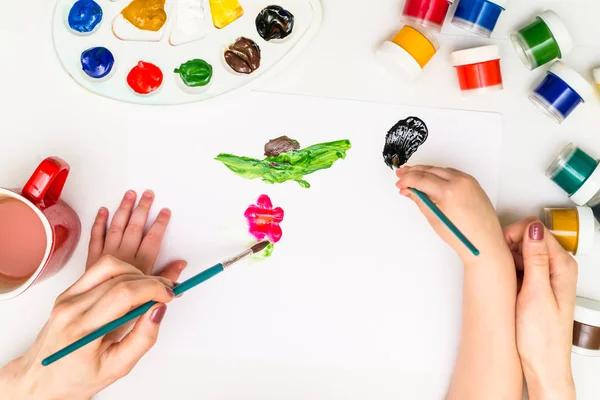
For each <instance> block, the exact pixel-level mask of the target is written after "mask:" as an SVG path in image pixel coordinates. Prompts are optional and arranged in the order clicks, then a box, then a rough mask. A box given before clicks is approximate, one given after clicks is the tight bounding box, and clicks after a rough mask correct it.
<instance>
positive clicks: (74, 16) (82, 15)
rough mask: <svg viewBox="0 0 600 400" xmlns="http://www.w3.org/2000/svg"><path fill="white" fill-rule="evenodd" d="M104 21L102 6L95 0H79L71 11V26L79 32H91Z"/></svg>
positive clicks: (69, 20)
mask: <svg viewBox="0 0 600 400" xmlns="http://www.w3.org/2000/svg"><path fill="white" fill-rule="evenodd" d="M101 21H102V7H100V5H99V4H98V3H96V2H95V1H94V0H79V1H77V2H76V3H75V4H73V7H71V10H70V11H69V19H68V22H69V27H70V28H71V29H73V30H74V31H76V32H79V33H90V32H92V31H93V30H94V29H95V28H96V26H98V24H99V23H100V22H101Z"/></svg>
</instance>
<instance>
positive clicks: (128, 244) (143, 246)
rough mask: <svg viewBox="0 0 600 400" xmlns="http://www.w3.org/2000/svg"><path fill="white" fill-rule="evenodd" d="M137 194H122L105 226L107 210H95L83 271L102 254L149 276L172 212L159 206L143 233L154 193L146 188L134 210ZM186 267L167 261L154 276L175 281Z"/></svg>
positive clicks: (180, 262)
mask: <svg viewBox="0 0 600 400" xmlns="http://www.w3.org/2000/svg"><path fill="white" fill-rule="evenodd" d="M136 197H137V196H136V193H135V192H134V191H133V190H129V191H127V192H126V193H125V196H123V200H121V205H120V206H119V209H118V210H117V211H116V212H115V215H114V216H113V219H112V221H111V224H110V226H109V227H108V229H107V222H108V210H107V209H106V208H101V209H100V210H99V211H98V214H97V216H96V220H95V221H94V225H93V226H92V233H91V237H90V246H89V251H88V259H87V262H86V270H87V269H89V268H90V266H92V265H94V264H95V263H96V262H97V261H98V260H99V259H100V258H101V257H102V256H104V255H109V256H113V257H115V258H117V259H119V260H121V261H124V262H126V263H128V264H131V265H133V266H134V267H136V268H137V269H139V270H140V271H141V272H142V273H143V274H144V275H152V272H153V270H154V264H155V263H156V259H157V258H158V253H159V252H160V247H161V245H162V240H163V238H164V236H165V232H166V230H167V226H168V225H169V220H170V219H171V211H170V210H169V209H166V208H164V209H162V210H161V211H160V213H159V214H158V216H157V217H156V220H155V221H154V222H153V223H152V226H151V227H150V229H149V230H148V232H144V229H145V227H146V222H147V221H148V214H149V213H150V208H151V207H152V203H153V201H154V193H152V191H150V190H147V191H145V192H144V194H143V195H142V197H141V199H140V202H139V204H138V205H137V207H135V209H134V206H135V201H136ZM186 266H187V262H186V261H183V260H176V261H173V262H171V263H169V264H168V265H167V266H166V267H165V268H163V269H162V271H161V272H160V273H158V274H156V276H159V277H162V278H166V279H168V280H170V281H172V282H177V280H178V279H179V276H180V275H181V273H182V272H183V270H184V269H185V267H186ZM131 326H132V324H127V325H124V326H123V327H121V328H119V329H117V330H115V331H113V332H111V333H110V334H109V335H108V336H109V338H110V339H112V340H115V341H117V340H120V339H121V338H122V337H123V335H124V334H125V333H126V332H127V331H128V330H129V328H130V327H131Z"/></svg>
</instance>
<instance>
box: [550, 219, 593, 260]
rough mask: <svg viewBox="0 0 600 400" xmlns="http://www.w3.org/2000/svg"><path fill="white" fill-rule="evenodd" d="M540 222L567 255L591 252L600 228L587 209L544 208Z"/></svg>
mask: <svg viewBox="0 0 600 400" xmlns="http://www.w3.org/2000/svg"><path fill="white" fill-rule="evenodd" d="M541 219H542V222H543V223H544V225H546V227H547V228H548V230H549V231H550V232H551V233H552V234H553V235H554V237H555V238H556V240H557V241H558V243H560V245H561V246H562V247H563V248H564V249H565V250H566V251H568V252H569V253H572V254H575V255H586V254H589V253H591V252H592V250H593V249H594V244H595V242H596V237H597V236H598V233H599V232H600V226H599V224H598V222H597V221H596V219H595V218H594V212H593V211H592V209H591V208H589V207H576V208H544V211H543V212H542V215H541Z"/></svg>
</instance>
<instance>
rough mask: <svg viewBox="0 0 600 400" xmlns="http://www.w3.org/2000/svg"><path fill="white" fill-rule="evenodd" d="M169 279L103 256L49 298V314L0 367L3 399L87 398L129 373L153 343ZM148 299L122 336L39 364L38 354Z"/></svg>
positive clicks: (51, 350) (45, 354) (40, 356)
mask: <svg viewBox="0 0 600 400" xmlns="http://www.w3.org/2000/svg"><path fill="white" fill-rule="evenodd" d="M171 287H173V282H171V281H169V280H167V279H164V278H159V277H151V276H144V275H143V274H142V272H140V270H138V269H137V268H135V267H133V266H131V265H129V264H127V263H124V262H122V261H119V260H117V259H116V258H114V257H111V256H104V257H102V258H101V259H100V260H99V261H98V262H96V263H95V264H94V265H91V266H90V268H88V270H87V271H86V273H85V274H84V275H83V276H82V277H81V278H80V279H79V280H78V281H77V282H75V284H73V286H71V287H70V288H69V289H67V290H66V291H65V292H64V293H63V294H61V295H60V296H59V297H58V298H57V299H56V302H55V303H54V308H53V310H52V314H51V315H50V319H49V320H48V322H47V323H46V325H45V326H44V328H43V329H42V331H41V332H40V334H39V335H38V337H37V338H36V340H35V342H34V343H33V345H32V346H31V348H30V349H29V350H28V351H27V352H26V353H25V355H24V356H23V357H20V358H18V359H17V360H15V361H13V362H11V363H10V364H8V365H7V366H5V367H4V368H2V369H0V398H2V399H4V400H24V399H36V400H46V399H47V400H52V399H73V400H79V399H89V398H90V397H92V396H93V395H95V394H96V393H98V392H99V391H101V390H102V389H104V388H105V387H107V386H109V385H111V384H112V383H113V382H115V381H117V380H119V379H120V378H122V377H124V376H125V375H127V374H129V372H130V371H131V369H132V368H133V367H134V366H135V365H136V363H137V362H138V361H139V360H140V359H141V358H142V357H143V356H144V354H146V352H148V350H150V349H151V348H152V346H154V344H155V343H156V340H157V337H158V332H159V328H160V323H161V321H162V319H163V317H164V315H165V312H166V309H167V306H166V305H165V303H168V302H170V301H172V300H173V298H174V294H173V290H172V289H171ZM150 300H153V301H156V302H157V304H155V305H154V306H152V308H150V310H149V311H148V312H146V313H145V314H144V315H142V316H141V317H140V318H139V319H138V320H137V322H136V323H135V326H134V328H133V330H132V331H131V332H129V333H128V334H127V336H125V337H124V338H123V339H122V340H115V339H114V337H112V336H111V335H110V334H109V335H106V336H104V337H102V338H99V339H97V340H94V341H93V342H91V343H89V344H88V345H86V346H84V347H82V348H81V349H79V350H77V351H75V352H73V353H71V354H69V355H68V356H66V357H64V358H62V359H60V360H58V361H56V362H55V363H53V364H51V365H49V366H47V367H44V366H42V360H43V359H44V358H45V357H48V356H50V355H51V354H53V353H54V352H56V351H58V350H60V349H62V348H64V347H65V346H67V345H69V344H71V343H73V342H74V341H75V340H78V339H80V338H82V337H83V336H85V335H87V334H89V333H91V332H93V331H94V330H96V329H98V328H99V327H101V326H102V325H104V324H106V323H108V322H110V321H113V320H115V319H116V318H119V317H121V316H123V315H124V314H126V313H127V312H128V311H130V310H131V309H133V308H135V307H137V306H140V305H142V304H144V303H146V302H148V301H150Z"/></svg>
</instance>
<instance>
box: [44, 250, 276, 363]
mask: <svg viewBox="0 0 600 400" xmlns="http://www.w3.org/2000/svg"><path fill="white" fill-rule="evenodd" d="M269 243H270V242H269V241H268V240H265V241H263V242H260V243H257V244H255V245H254V246H252V247H251V248H249V249H248V250H246V251H244V252H243V253H241V254H239V255H237V256H235V257H233V258H231V259H229V260H227V261H223V262H222V263H219V264H217V265H215V266H213V267H211V268H209V269H207V270H204V271H202V272H200V273H199V274H198V275H196V276H194V277H192V278H190V279H188V280H187V281H184V282H182V283H180V284H179V285H177V286H175V287H174V288H173V293H175V296H179V295H182V294H183V293H185V292H187V291H188V290H190V289H192V288H194V287H196V286H198V285H199V284H201V283H202V282H205V281H207V280H209V279H210V278H212V277H213V276H215V275H217V274H219V273H220V272H223V271H224V270H226V269H227V268H229V267H230V266H232V265H233V264H235V263H237V262H238V261H241V260H243V259H244V258H246V257H248V256H251V255H252V254H256V253H260V252H261V251H263V250H264V249H265V247H267V246H268V245H269ZM154 304H156V302H155V301H149V302H147V303H145V304H142V305H141V306H139V307H137V308H135V309H133V310H131V311H129V312H128V313H127V314H125V315H123V316H122V317H121V318H117V319H115V320H114V321H112V322H109V323H108V324H106V325H104V326H102V327H101V328H99V329H97V330H95V331H94V332H92V333H90V334H88V335H86V336H84V337H82V338H81V339H79V340H77V341H75V342H73V343H71V344H70V345H68V346H67V347H65V348H63V349H62V350H59V351H57V352H56V353H54V354H52V355H51V356H49V357H47V358H45V359H44V360H43V361H42V365H44V366H48V365H50V364H52V363H54V362H56V361H58V360H60V359H61V358H63V357H65V356H67V355H69V354H71V353H72V352H74V351H76V350H79V349H80V348H82V347H83V346H85V345H86V344H89V343H91V342H93V341H94V340H96V339H98V338H100V337H102V336H104V335H106V334H107V333H109V332H112V331H114V330H115V329H117V328H119V327H120V326H123V325H125V324H126V323H127V322H130V321H131V320H134V319H136V318H138V317H141V316H142V315H143V314H144V313H145V312H147V311H148V310H150V308H151V307H152V306H153V305H154Z"/></svg>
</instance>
